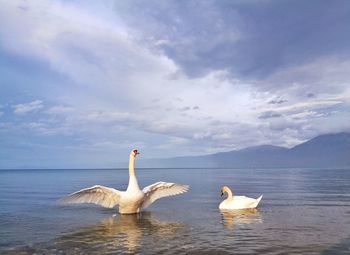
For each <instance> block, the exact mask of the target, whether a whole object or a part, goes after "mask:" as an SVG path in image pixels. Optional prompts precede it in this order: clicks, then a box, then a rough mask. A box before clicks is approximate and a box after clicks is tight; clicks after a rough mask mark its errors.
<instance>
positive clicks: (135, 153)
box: [130, 149, 140, 157]
mask: <svg viewBox="0 0 350 255" xmlns="http://www.w3.org/2000/svg"><path fill="white" fill-rule="evenodd" d="M137 154H140V152H139V151H138V150H137V149H133V150H132V151H131V152H130V156H133V157H136V156H137Z"/></svg>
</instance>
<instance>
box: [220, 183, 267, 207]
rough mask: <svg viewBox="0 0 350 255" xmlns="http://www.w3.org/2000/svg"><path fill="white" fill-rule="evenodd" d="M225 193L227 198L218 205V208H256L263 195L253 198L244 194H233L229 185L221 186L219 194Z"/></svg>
mask: <svg viewBox="0 0 350 255" xmlns="http://www.w3.org/2000/svg"><path fill="white" fill-rule="evenodd" d="M224 193H227V198H226V199H225V200H224V201H222V202H221V203H220V205H219V209H220V210H234V209H253V208H256V207H257V206H258V204H259V202H260V200H261V199H262V197H263V195H261V196H260V197H259V198H257V199H254V198H250V197H246V196H233V194H232V191H231V189H230V188H229V187H227V186H223V187H222V188H221V196H223V195H224Z"/></svg>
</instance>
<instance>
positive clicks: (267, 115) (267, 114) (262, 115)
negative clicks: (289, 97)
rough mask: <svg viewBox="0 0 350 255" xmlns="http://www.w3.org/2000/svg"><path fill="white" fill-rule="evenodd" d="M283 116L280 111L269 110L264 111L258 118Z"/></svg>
mask: <svg viewBox="0 0 350 255" xmlns="http://www.w3.org/2000/svg"><path fill="white" fill-rule="evenodd" d="M279 117H282V115H281V114H280V113H278V112H274V111H267V112H264V113H262V114H261V115H260V116H259V117H258V118H259V119H271V118H279Z"/></svg>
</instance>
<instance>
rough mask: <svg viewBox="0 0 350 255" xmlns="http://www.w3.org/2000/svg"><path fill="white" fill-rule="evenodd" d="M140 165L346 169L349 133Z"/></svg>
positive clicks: (153, 160) (348, 154) (349, 162)
mask: <svg viewBox="0 0 350 255" xmlns="http://www.w3.org/2000/svg"><path fill="white" fill-rule="evenodd" d="M139 166H140V167H189V168H192V167H202V168H205V167H225V168H226V167H227V168H284V167H310V168H322V167H324V168H332V167H334V168H344V167H345V168H346V167H350V133H347V132H341V133H332V134H323V135H319V136H316V137H314V138H312V139H310V140H308V141H306V142H303V143H301V144H298V145H296V146H294V147H292V148H286V147H281V146H274V145H259V146H252V147H247V148H244V149H241V150H231V151H227V152H218V153H215V154H208V155H202V156H184V157H174V158H166V159H144V160H140V163H139Z"/></svg>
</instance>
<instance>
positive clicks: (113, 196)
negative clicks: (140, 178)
mask: <svg viewBox="0 0 350 255" xmlns="http://www.w3.org/2000/svg"><path fill="white" fill-rule="evenodd" d="M138 154H139V152H138V150H136V149H134V150H132V151H131V153H130V158H129V184H128V188H127V189H126V191H119V190H116V189H113V188H109V187H105V186H101V185H95V186H93V187H90V188H86V189H82V190H79V191H77V192H74V193H72V194H70V195H68V196H66V197H63V198H61V199H60V202H62V203H72V204H74V203H93V204H97V205H101V206H103V207H107V208H113V207H115V206H117V205H119V213H120V214H132V213H139V212H140V211H141V209H144V208H146V207H148V206H149V205H151V204H152V203H153V202H154V201H156V200H157V199H159V198H162V197H168V196H174V195H177V194H181V193H184V192H186V191H188V189H189V186H188V185H183V184H177V183H170V182H156V183H154V184H151V185H149V186H147V187H145V188H144V189H143V190H141V189H140V188H139V185H138V182H137V179H136V176H135V167H134V166H135V158H136V156H137V155H138Z"/></svg>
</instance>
